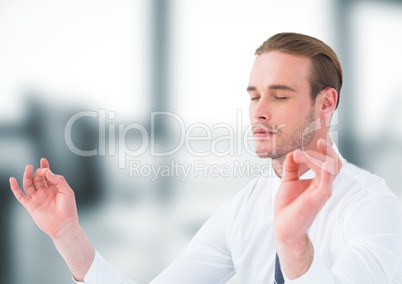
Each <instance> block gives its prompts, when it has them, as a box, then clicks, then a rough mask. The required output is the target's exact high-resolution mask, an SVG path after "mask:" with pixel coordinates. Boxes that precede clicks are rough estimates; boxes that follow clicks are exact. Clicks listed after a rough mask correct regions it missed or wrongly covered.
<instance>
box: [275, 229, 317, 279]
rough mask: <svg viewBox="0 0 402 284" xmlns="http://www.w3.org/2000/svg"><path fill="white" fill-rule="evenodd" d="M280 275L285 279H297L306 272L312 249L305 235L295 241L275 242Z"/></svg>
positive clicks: (310, 261) (309, 264) (312, 254)
mask: <svg viewBox="0 0 402 284" xmlns="http://www.w3.org/2000/svg"><path fill="white" fill-rule="evenodd" d="M276 246H277V253H278V257H279V260H280V264H281V269H282V273H283V274H284V276H286V278H287V279H289V280H292V279H296V278H299V277H300V276H302V275H303V274H304V273H306V272H307V271H308V269H309V268H310V266H311V263H312V262H313V258H314V248H313V245H312V243H311V241H310V239H309V237H308V236H307V235H305V236H304V237H303V238H300V239H295V240H280V239H277V241H276Z"/></svg>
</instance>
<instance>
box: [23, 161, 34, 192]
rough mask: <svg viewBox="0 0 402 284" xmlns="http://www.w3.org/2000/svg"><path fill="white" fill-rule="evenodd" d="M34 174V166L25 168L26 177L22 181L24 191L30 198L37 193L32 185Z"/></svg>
mask: <svg viewBox="0 0 402 284" xmlns="http://www.w3.org/2000/svg"><path fill="white" fill-rule="evenodd" d="M32 172H33V167H32V165H27V166H26V167H25V171H24V177H23V179H22V186H23V187H24V190H25V192H26V194H27V195H28V197H31V196H32V194H34V193H35V192H36V188H35V186H34V185H33V183H32Z"/></svg>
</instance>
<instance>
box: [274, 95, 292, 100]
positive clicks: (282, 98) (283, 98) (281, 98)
mask: <svg viewBox="0 0 402 284" xmlns="http://www.w3.org/2000/svg"><path fill="white" fill-rule="evenodd" d="M274 98H275V99H276V100H287V99H288V98H289V97H277V96H276V97H274Z"/></svg>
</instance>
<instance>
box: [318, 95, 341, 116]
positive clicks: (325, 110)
mask: <svg viewBox="0 0 402 284" xmlns="http://www.w3.org/2000/svg"><path fill="white" fill-rule="evenodd" d="M320 96H321V99H320V116H321V117H327V116H331V115H332V113H333V112H334V111H335V108H336V103H337V102H338V92H337V91H336V90H335V89H334V88H326V89H324V90H323V91H322V92H321V94H320Z"/></svg>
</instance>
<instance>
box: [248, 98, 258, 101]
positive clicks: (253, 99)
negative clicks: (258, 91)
mask: <svg viewBox="0 0 402 284" xmlns="http://www.w3.org/2000/svg"><path fill="white" fill-rule="evenodd" d="M259 98H260V97H252V98H250V100H252V101H255V100H258V99H259Z"/></svg>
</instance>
